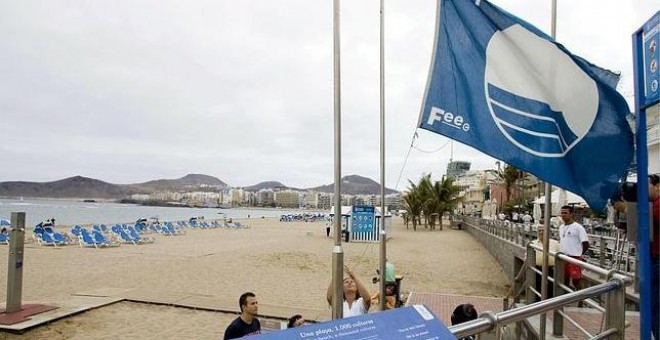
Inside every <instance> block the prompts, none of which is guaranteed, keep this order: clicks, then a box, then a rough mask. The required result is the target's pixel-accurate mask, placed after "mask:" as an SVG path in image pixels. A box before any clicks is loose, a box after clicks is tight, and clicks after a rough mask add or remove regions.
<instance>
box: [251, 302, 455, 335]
mask: <svg viewBox="0 0 660 340" xmlns="http://www.w3.org/2000/svg"><path fill="white" fill-rule="evenodd" d="M255 338H259V339H271V340H295V339H304V340H329V339H343V340H352V339H353V340H358V339H361V340H379V339H383V340H385V339H424V340H444V339H456V337H455V336H454V335H453V334H452V333H451V332H450V331H449V329H447V327H446V326H445V325H444V324H443V323H442V321H440V319H438V318H437V317H436V316H435V315H433V313H431V311H429V309H428V308H426V306H423V305H415V306H409V307H403V308H396V309H392V310H389V311H385V312H378V313H372V314H366V315H362V316H355V317H351V318H345V319H338V320H333V321H328V322H324V323H318V324H312V325H307V326H303V327H297V328H289V329H287V330H283V331H279V332H272V333H266V334H261V335H258V336H255Z"/></svg>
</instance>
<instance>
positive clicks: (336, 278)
mask: <svg viewBox="0 0 660 340" xmlns="http://www.w3.org/2000/svg"><path fill="white" fill-rule="evenodd" d="M332 19H333V48H334V50H333V65H334V125H335V128H334V139H335V152H334V157H335V200H334V201H335V203H334V204H335V216H334V219H333V221H332V222H333V226H334V238H335V245H334V247H333V248H332V286H333V287H332V289H333V295H332V319H341V318H342V317H343V314H344V304H343V295H344V294H343V285H342V281H343V277H344V275H343V273H344V272H343V267H344V251H343V249H342V247H341V219H342V214H341V72H340V70H341V69H340V66H341V65H340V59H341V58H340V43H339V0H333V15H332Z"/></svg>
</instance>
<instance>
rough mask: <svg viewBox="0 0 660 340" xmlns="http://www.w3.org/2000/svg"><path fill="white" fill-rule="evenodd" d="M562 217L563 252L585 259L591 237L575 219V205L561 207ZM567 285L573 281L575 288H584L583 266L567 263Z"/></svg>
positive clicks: (561, 236) (560, 240)
mask: <svg viewBox="0 0 660 340" xmlns="http://www.w3.org/2000/svg"><path fill="white" fill-rule="evenodd" d="M561 219H562V221H563V222H564V224H563V225H562V226H560V227H559V244H560V249H561V252H562V253H564V254H566V255H568V256H570V257H572V258H575V259H579V260H583V259H584V258H583V257H582V254H584V253H585V252H586V251H587V250H588V249H589V237H588V236H587V231H586V230H584V227H583V226H582V225H581V224H579V223H577V222H575V220H574V219H573V207H572V206H569V205H565V206H563V207H561ZM565 278H566V279H565V282H566V285H568V284H569V282H573V287H575V290H580V289H582V268H581V267H580V266H578V265H576V264H573V263H567V264H566V272H565Z"/></svg>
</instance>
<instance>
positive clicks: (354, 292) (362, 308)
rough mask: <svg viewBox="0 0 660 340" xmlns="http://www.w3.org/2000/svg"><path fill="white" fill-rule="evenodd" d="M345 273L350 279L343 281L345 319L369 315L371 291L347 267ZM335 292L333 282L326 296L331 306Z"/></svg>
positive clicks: (345, 278) (346, 278)
mask: <svg viewBox="0 0 660 340" xmlns="http://www.w3.org/2000/svg"><path fill="white" fill-rule="evenodd" d="M344 272H346V274H347V275H348V277H344V281H343V285H344V313H343V315H344V318H348V317H351V316H358V315H364V314H367V312H369V307H371V296H370V295H369V291H368V290H367V288H365V287H364V285H363V284H362V283H361V282H360V280H358V278H357V277H356V276H355V274H353V272H352V271H351V270H350V269H349V268H348V267H347V266H344ZM333 292H334V289H333V287H332V282H330V285H328V292H327V296H326V298H327V299H328V303H329V304H330V305H332V298H333V297H334V296H333Z"/></svg>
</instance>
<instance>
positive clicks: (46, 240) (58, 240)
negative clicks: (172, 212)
mask: <svg viewBox="0 0 660 340" xmlns="http://www.w3.org/2000/svg"><path fill="white" fill-rule="evenodd" d="M185 228H193V229H211V228H226V229H243V228H249V226H247V225H245V224H242V223H240V222H220V221H210V222H207V221H203V220H202V221H199V220H197V219H191V220H190V221H188V222H186V221H177V222H174V223H172V222H165V223H162V224H161V223H154V224H150V225H148V224H147V223H144V222H141V221H139V222H137V223H135V224H134V225H129V224H115V225H113V226H112V227H110V228H108V227H107V226H106V225H105V224H95V225H93V226H92V227H91V229H89V230H88V229H86V228H84V227H82V226H80V225H75V226H73V227H72V228H71V233H70V235H69V234H66V233H65V234H63V233H60V232H58V231H56V230H55V229H53V228H52V227H50V226H45V227H44V226H40V225H37V226H36V227H35V228H34V230H33V239H34V241H35V243H36V244H38V245H41V246H52V247H60V246H65V245H71V244H76V243H77V244H78V245H80V246H81V247H89V248H109V247H117V246H120V245H121V244H131V245H141V244H150V243H154V242H155V241H156V239H155V238H154V237H147V236H145V234H149V233H158V234H160V235H163V236H180V235H185V233H186V230H185ZM0 244H9V240H8V235H6V234H0Z"/></svg>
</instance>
